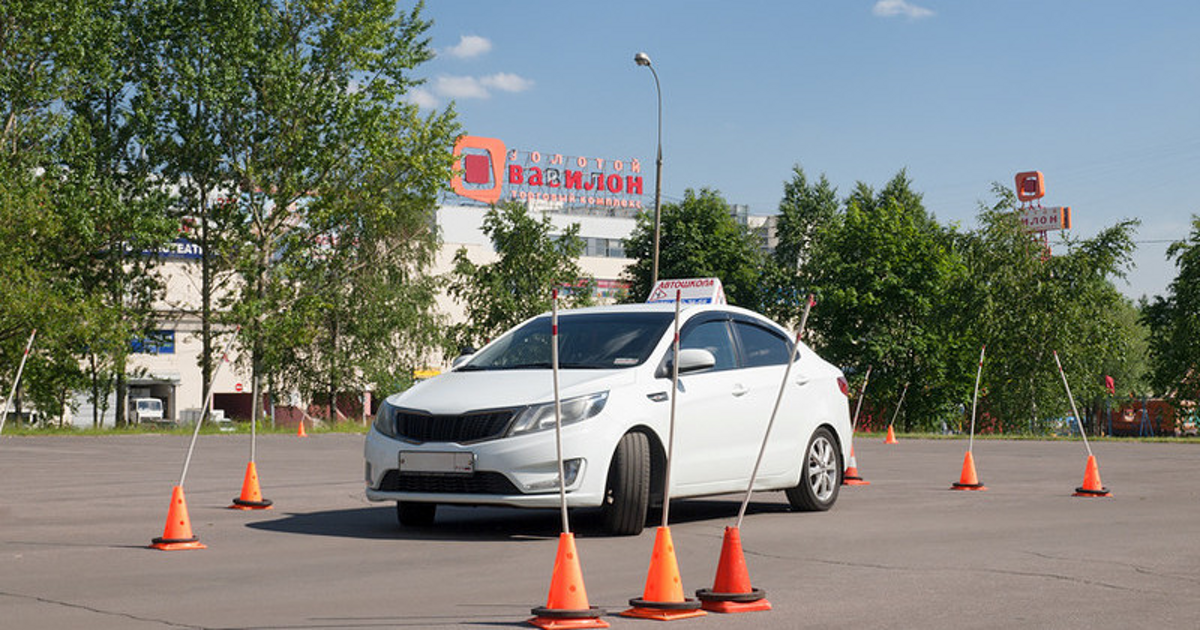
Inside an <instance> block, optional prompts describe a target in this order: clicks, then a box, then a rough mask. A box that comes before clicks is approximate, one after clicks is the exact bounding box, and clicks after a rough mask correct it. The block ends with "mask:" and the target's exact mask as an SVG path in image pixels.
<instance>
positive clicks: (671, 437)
mask: <svg viewBox="0 0 1200 630" xmlns="http://www.w3.org/2000/svg"><path fill="white" fill-rule="evenodd" d="M681 296H682V291H680V290H679V289H675V338H674V340H673V341H672V342H671V353H672V354H671V356H672V357H674V360H673V361H671V421H670V424H668V429H667V466H666V468H667V469H666V471H665V473H664V475H663V512H662V526H663V527H666V526H667V522H668V521H669V519H668V518H667V516H668V514H669V512H670V510H671V463H672V462H673V461H674V460H675V457H674V454H675V399H676V398H678V396H679V304H680V301H681V300H680V298H681Z"/></svg>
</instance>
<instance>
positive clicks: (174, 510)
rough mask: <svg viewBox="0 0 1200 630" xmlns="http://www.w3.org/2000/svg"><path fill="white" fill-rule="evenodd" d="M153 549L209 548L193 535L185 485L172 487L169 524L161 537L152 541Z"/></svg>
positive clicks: (168, 515) (168, 514)
mask: <svg viewBox="0 0 1200 630" xmlns="http://www.w3.org/2000/svg"><path fill="white" fill-rule="evenodd" d="M150 547H151V548H152V549H161V550H163V551H177V550H181V549H207V547H205V546H204V544H203V543H201V542H200V539H199V538H196V537H195V536H193V535H192V521H191V519H189V518H188V511H187V501H186V500H185V499H184V498H183V487H182V486H175V487H174V488H172V489H171V507H170V509H168V510H167V525H166V527H164V528H163V535H162V537H161V538H155V539H153V540H152V541H150Z"/></svg>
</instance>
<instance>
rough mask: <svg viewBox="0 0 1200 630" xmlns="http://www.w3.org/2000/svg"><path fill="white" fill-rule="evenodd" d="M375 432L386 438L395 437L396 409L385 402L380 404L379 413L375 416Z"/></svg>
mask: <svg viewBox="0 0 1200 630" xmlns="http://www.w3.org/2000/svg"><path fill="white" fill-rule="evenodd" d="M375 430H376V431H379V432H380V433H382V434H384V435H386V436H388V437H393V438H394V437H396V409H395V408H394V407H392V406H391V405H389V404H387V401H384V402H383V403H380V405H379V412H378V413H377V414H375Z"/></svg>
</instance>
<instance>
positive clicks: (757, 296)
mask: <svg viewBox="0 0 1200 630" xmlns="http://www.w3.org/2000/svg"><path fill="white" fill-rule="evenodd" d="M660 214H661V225H660V236H659V243H660V247H659V262H658V268H659V272H658V276H659V279H672V278H710V277H715V278H720V279H721V284H722V285H723V287H724V289H725V297H726V299H728V300H729V302H730V303H731V304H737V305H739V306H744V307H747V308H752V309H757V308H760V306H761V302H762V300H763V298H764V295H763V292H762V291H761V290H760V286H759V282H760V280H761V277H762V268H763V261H764V256H763V254H762V252H761V251H760V249H759V246H758V242H757V241H756V240H755V238H754V236H753V235H752V234H751V233H750V232H749V231H748V230H747V229H746V228H745V227H744V226H742V225H739V224H738V222H737V220H736V219H735V218H734V217H733V214H732V212H731V209H730V207H729V204H728V203H727V202H726V201H725V199H724V198H722V197H721V194H720V193H719V192H717V191H715V190H712V189H708V188H703V189H701V190H700V191H699V192H696V191H694V190H692V189H690V188H689V189H688V190H687V191H685V192H684V196H683V201H681V202H679V203H677V204H670V203H669V204H666V205H664V206H663V207H662V211H661V213H660ZM653 247H654V218H653V216H651V215H650V214H649V213H647V214H643V215H641V216H639V217H638V220H637V226H636V227H635V228H634V229H633V232H632V234H630V236H629V238H628V239H626V241H625V252H626V254H627V255H628V256H629V257H630V258H633V259H634V262H633V264H631V265H630V266H629V267H627V268H626V269H625V272H624V273H623V274H622V279H623V280H624V281H626V282H628V283H629V285H630V286H629V294H628V295H627V296H626V300H627V301H629V302H640V301H643V300H645V299H646V296H647V295H649V294H650V289H651V288H653V283H652V278H651V274H652V273H653V270H652V269H651V267H652V265H651V261H652V260H653Z"/></svg>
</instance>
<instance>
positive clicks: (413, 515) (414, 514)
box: [396, 501, 437, 527]
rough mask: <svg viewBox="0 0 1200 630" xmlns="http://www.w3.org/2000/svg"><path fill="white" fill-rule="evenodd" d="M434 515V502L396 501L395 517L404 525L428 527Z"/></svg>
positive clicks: (435, 509) (435, 512)
mask: <svg viewBox="0 0 1200 630" xmlns="http://www.w3.org/2000/svg"><path fill="white" fill-rule="evenodd" d="M436 515H437V504H436V503H419V502H413V501H397V502H396V518H397V520H399V521H400V524H401V525H403V526H405V527H429V526H430V525H433V519H434V517H435V516H436Z"/></svg>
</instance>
